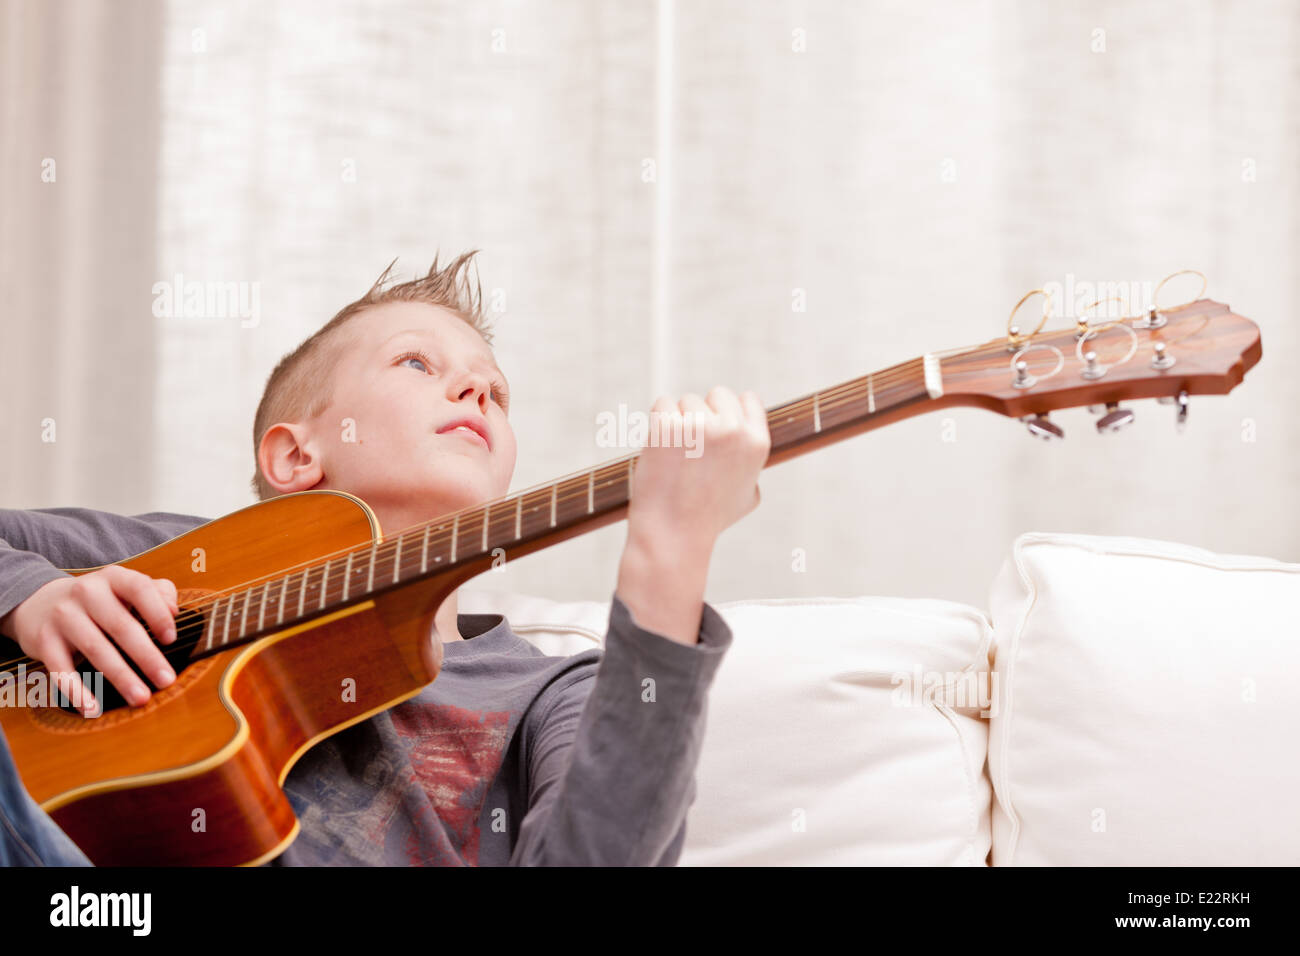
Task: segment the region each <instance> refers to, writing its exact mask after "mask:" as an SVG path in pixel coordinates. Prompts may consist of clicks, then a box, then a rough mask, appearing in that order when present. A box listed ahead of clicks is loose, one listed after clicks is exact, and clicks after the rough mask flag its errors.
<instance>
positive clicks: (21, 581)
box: [0, 508, 205, 620]
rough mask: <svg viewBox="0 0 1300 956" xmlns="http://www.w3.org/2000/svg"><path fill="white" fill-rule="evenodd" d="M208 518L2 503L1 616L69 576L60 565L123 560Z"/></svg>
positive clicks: (97, 564) (91, 565)
mask: <svg viewBox="0 0 1300 956" xmlns="http://www.w3.org/2000/svg"><path fill="white" fill-rule="evenodd" d="M204 521H205V519H203V518H195V517H192V516H190V515H175V514H162V513H154V514H144V515H136V516H134V517H126V516H125V515H115V514H110V513H109V512H106V511H92V510H90V509H88V508H44V509H38V510H35V511H18V510H14V509H9V508H0V620H3V619H4V618H5V616H6V615H8V613H9V612H10V611H12V610H13V609H14V608H16V607H17V606H18V605H19V604H21V603H22V602H23V601H25V600H27V598H29V597H30V596H31V595H32V594H33V593H34V592H35V591H36V590H37V589H38V588H39V587H41V585H43V584H48V583H49V582H50V581H56V580H58V579H59V578H66V577H68V575H67V574H66V573H65V572H63V571H61V570H59V569H60V568H93V567H98V566H99V565H101V564H110V563H112V562H114V561H122V560H124V559H126V558H129V557H131V556H132V555H136V554H139V553H140V552H141V551H148V550H149V549H150V548H152V547H155V546H157V545H159V544H162V543H163V542H164V541H168V540H170V539H171V538H174V537H176V536H177V535H178V534H182V533H183V532H185V531H189V530H190V529H191V528H195V527H197V526H198V525H200V524H203V523H204Z"/></svg>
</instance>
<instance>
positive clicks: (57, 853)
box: [0, 731, 94, 866]
mask: <svg viewBox="0 0 1300 956" xmlns="http://www.w3.org/2000/svg"><path fill="white" fill-rule="evenodd" d="M93 865H94V864H92V863H91V862H90V860H89V859H88V858H87V856H86V854H84V853H82V852H81V850H79V849H78V848H77V845H76V844H75V843H73V842H72V840H71V839H69V838H68V835H67V834H66V833H64V832H63V831H62V830H60V829H59V825H58V824H57V823H55V822H54V820H53V819H51V818H50V815H49V814H48V813H46V812H45V811H44V810H42V809H41V808H40V807H38V806H37V805H36V801H35V800H33V799H32V798H31V796H30V795H29V794H28V793H27V790H26V789H25V788H24V787H23V784H22V781H21V780H19V779H18V768H17V767H15V766H14V760H13V755H12V754H10V753H9V743H8V741H6V740H5V737H4V732H3V731H0V866H93Z"/></svg>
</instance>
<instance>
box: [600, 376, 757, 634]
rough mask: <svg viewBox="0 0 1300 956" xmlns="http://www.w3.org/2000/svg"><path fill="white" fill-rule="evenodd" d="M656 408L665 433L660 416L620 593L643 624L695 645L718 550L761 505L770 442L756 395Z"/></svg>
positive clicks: (689, 399)
mask: <svg viewBox="0 0 1300 956" xmlns="http://www.w3.org/2000/svg"><path fill="white" fill-rule="evenodd" d="M652 411H654V412H658V413H659V415H658V425H659V430H658V431H657V432H656V430H655V428H654V421H653V419H652V427H651V432H652V435H651V436H649V437H647V440H646V444H645V446H644V447H643V448H642V449H641V452H640V454H639V455H638V457H637V460H636V466H635V468H634V469H633V474H632V496H631V500H630V502H629V504H628V535H627V545H626V546H625V547H624V549H623V560H622V562H621V563H620V565H619V573H618V586H617V589H616V593H617V594H618V596H619V597H620V598H621V599H622V601H623V602H624V603H625V604H626V605H627V607H628V610H629V611H631V612H632V616H633V618H635V620H636V622H637V623H638V624H639V625H640V626H641V627H643V628H646V629H647V630H651V631H655V632H657V633H660V634H663V635H664V636H665V637H668V638H669V639H671V640H674V641H677V642H678V643H680V644H695V643H697V642H698V640H699V628H700V616H701V614H702V613H703V606H704V585H705V580H706V578H707V577H708V570H709V560H710V558H711V557H712V554H713V545H714V543H715V542H716V541H717V538H718V535H719V534H721V533H722V532H723V531H724V530H725V529H726V528H728V527H730V526H731V525H733V524H735V523H736V522H737V521H739V520H740V519H741V518H743V517H744V516H745V515H747V514H749V513H750V512H751V511H753V510H754V509H755V508H756V507H758V502H759V492H758V473H759V472H760V471H762V470H763V465H764V464H765V463H766V462H767V457H768V453H769V451H771V447H772V439H771V435H770V434H769V433H768V427H767V412H766V410H765V409H764V408H763V405H762V403H761V402H760V401H759V400H758V396H757V395H756V394H754V393H753V392H743V393H742V394H741V395H740V396H739V398H738V397H737V396H736V394H735V393H734V392H732V391H730V390H729V389H726V388H723V387H722V386H718V387H716V388H714V389H713V390H712V391H710V392H709V394H708V396H707V401H705V400H704V399H701V398H700V397H699V396H698V395H692V394H687V395H684V396H683V397H682V400H681V401H680V402H672V401H670V400H669V399H667V398H662V397H661V398H659V399H658V400H657V401H656V402H655V403H654V405H653V407H652ZM656 435H657V436H658V437H657V438H656V437H655V436H656ZM666 437H667V438H672V437H677V438H678V439H679V442H680V443H679V444H676V445H674V444H672V443H671V442H667V441H665V438H666Z"/></svg>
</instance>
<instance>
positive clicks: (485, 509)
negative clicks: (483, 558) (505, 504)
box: [483, 505, 492, 552]
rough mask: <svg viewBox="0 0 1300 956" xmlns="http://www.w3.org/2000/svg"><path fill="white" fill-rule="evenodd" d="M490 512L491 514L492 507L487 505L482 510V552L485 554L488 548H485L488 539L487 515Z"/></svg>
mask: <svg viewBox="0 0 1300 956" xmlns="http://www.w3.org/2000/svg"><path fill="white" fill-rule="evenodd" d="M491 512H492V506H491V505H487V506H486V507H484V509H483V551H484V552H486V551H487V549H488V546H487V539H488V515H489V514H490V513H491Z"/></svg>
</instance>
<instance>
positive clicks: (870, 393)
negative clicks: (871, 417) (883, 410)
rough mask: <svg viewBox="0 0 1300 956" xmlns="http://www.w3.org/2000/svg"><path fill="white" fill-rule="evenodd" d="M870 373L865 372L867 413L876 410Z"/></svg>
mask: <svg viewBox="0 0 1300 956" xmlns="http://www.w3.org/2000/svg"><path fill="white" fill-rule="evenodd" d="M871 375H872V373H871V372H868V373H867V414H871V413H873V412H874V411H875V410H876V390H875V387H874V386H873V385H872V384H871Z"/></svg>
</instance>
